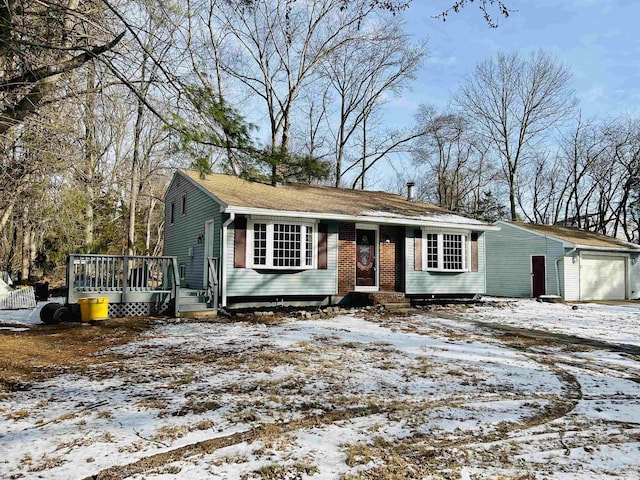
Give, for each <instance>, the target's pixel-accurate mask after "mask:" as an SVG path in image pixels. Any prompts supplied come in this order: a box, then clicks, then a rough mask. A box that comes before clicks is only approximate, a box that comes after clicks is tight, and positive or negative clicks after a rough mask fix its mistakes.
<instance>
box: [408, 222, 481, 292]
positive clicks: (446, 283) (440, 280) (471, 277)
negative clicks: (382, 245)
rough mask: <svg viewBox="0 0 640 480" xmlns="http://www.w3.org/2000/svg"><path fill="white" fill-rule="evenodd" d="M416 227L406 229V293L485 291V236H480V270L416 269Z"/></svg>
mask: <svg viewBox="0 0 640 480" xmlns="http://www.w3.org/2000/svg"><path fill="white" fill-rule="evenodd" d="M413 233H414V227H408V228H407V229H406V245H405V252H406V254H405V272H406V283H405V285H406V293H407V294H408V295H420V294H434V295H443V294H475V293H480V294H482V293H485V288H486V285H485V264H486V262H485V238H486V233H484V234H482V235H480V236H479V237H478V271H477V272H463V273H441V272H427V271H416V270H415V269H414V237H413Z"/></svg>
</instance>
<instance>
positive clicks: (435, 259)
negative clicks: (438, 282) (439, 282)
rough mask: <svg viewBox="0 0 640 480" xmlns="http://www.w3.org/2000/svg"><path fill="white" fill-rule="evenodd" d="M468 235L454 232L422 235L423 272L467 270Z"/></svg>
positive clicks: (425, 233) (426, 232)
mask: <svg viewBox="0 0 640 480" xmlns="http://www.w3.org/2000/svg"><path fill="white" fill-rule="evenodd" d="M467 239H468V234H467V233H466V232H465V233H455V232H448V233H444V232H434V231H431V232H430V231H425V232H424V233H423V240H424V241H423V245H424V246H423V252H422V254H423V265H424V266H425V270H432V271H441V272H463V271H466V270H467V268H468V267H467V258H468V256H469V255H468V254H467V248H468V245H469V242H468V241H467Z"/></svg>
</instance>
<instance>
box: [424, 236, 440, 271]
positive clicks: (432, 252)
mask: <svg viewBox="0 0 640 480" xmlns="http://www.w3.org/2000/svg"><path fill="white" fill-rule="evenodd" d="M426 240H427V268H438V235H436V234H435V233H427V238H426Z"/></svg>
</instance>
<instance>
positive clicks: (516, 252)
mask: <svg viewBox="0 0 640 480" xmlns="http://www.w3.org/2000/svg"><path fill="white" fill-rule="evenodd" d="M497 225H498V226H499V227H500V230H499V231H488V232H485V234H484V235H485V236H486V240H485V242H486V243H485V245H486V250H485V251H486V269H487V293H488V294H489V295H496V296H504V297H533V298H538V297H541V296H545V295H546V296H549V295H551V296H559V297H562V298H564V299H565V300H566V301H570V302H571V301H591V300H639V299H640V245H635V244H632V243H629V242H625V241H622V240H619V239H617V238H612V237H608V236H606V235H601V234H598V233H594V232H587V231H584V230H580V229H577V228H571V227H564V226H560V225H537V224H531V223H521V222H505V221H499V222H497Z"/></svg>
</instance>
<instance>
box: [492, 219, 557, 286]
mask: <svg viewBox="0 0 640 480" xmlns="http://www.w3.org/2000/svg"><path fill="white" fill-rule="evenodd" d="M485 235H486V243H487V246H486V251H487V253H486V256H487V294H489V295H497V296H505V297H530V296H531V256H532V255H545V256H546V265H545V266H546V277H547V294H548V295H556V294H557V293H559V294H560V295H562V294H563V292H562V276H563V274H564V265H563V262H562V261H560V262H558V275H559V277H560V287H561V288H560V290H559V291H558V289H557V286H556V285H557V282H556V259H558V258H560V257H561V256H562V255H563V253H564V248H563V245H562V243H561V242H559V241H557V240H554V239H552V238H548V237H544V236H541V235H538V234H534V233H532V232H528V231H526V230H524V229H522V228H518V227H513V226H511V225H508V224H500V231H489V232H486V233H485Z"/></svg>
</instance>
